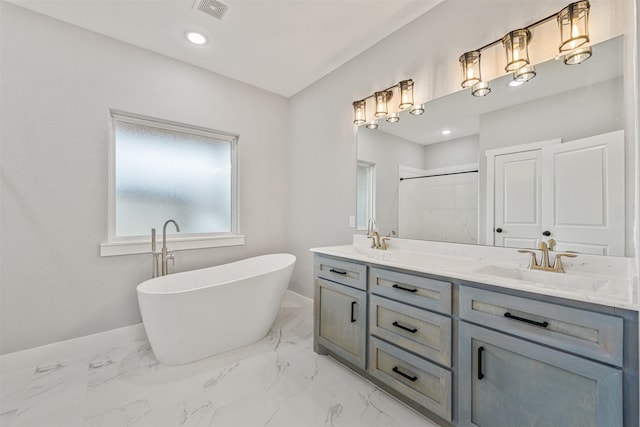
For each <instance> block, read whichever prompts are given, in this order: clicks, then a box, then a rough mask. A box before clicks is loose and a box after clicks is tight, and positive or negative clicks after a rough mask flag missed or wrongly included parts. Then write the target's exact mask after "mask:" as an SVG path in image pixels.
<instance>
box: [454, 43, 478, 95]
mask: <svg viewBox="0 0 640 427" xmlns="http://www.w3.org/2000/svg"><path fill="white" fill-rule="evenodd" d="M458 61H460V65H461V66H462V87H464V88H467V87H471V86H473V85H474V84H476V83H480V81H481V80H482V77H481V75H480V51H479V50H474V51H473V52H467V53H465V54H463V55H462V56H460V58H459V59H458Z"/></svg>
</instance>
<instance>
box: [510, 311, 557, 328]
mask: <svg viewBox="0 0 640 427" xmlns="http://www.w3.org/2000/svg"><path fill="white" fill-rule="evenodd" d="M504 317H508V318H509V319H513V320H517V321H519V322H525V323H530V324H532V325H536V326H540V327H541V328H546V327H547V326H549V322H546V321H545V322H536V321H535V320H531V319H525V318H524V317H519V316H514V315H513V314H511V313H509V312H508V311H507V312H506V313H505V314H504Z"/></svg>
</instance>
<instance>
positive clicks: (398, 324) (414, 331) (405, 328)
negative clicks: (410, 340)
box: [392, 322, 418, 334]
mask: <svg viewBox="0 0 640 427" xmlns="http://www.w3.org/2000/svg"><path fill="white" fill-rule="evenodd" d="M392 325H393V326H395V327H396V328H400V329H404V330H405V331H407V332H411V333H412V334H415V333H416V332H418V330H417V329H416V328H407V327H406V326H403V325H401V324H400V323H398V322H393V323H392Z"/></svg>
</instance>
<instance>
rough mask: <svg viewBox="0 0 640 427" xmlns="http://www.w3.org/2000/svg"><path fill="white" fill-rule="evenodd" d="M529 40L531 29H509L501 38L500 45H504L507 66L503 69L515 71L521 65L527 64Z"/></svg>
mask: <svg viewBox="0 0 640 427" xmlns="http://www.w3.org/2000/svg"><path fill="white" fill-rule="evenodd" d="M530 40H531V31H529V30H528V29H526V28H525V29H522V30H515V31H511V32H510V33H509V34H507V35H506V36H504V37H503V38H502V46H504V50H505V53H506V54H507V66H506V67H504V69H505V71H516V70H519V69H520V68H522V67H526V66H527V65H529V49H528V47H529V41H530Z"/></svg>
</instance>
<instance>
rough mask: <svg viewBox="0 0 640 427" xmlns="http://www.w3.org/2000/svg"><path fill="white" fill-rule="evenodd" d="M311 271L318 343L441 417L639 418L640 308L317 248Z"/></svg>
mask: <svg viewBox="0 0 640 427" xmlns="http://www.w3.org/2000/svg"><path fill="white" fill-rule="evenodd" d="M315 281H316V286H315V301H314V312H315V317H314V327H315V333H314V348H315V351H316V352H317V353H321V354H331V355H333V356H336V357H337V358H338V359H340V360H341V361H342V362H343V363H346V364H348V365H350V367H351V368H352V369H353V370H354V371H356V372H358V373H359V374H360V375H362V376H364V377H365V378H368V379H369V380H371V381H372V382H374V383H375V384H377V385H378V386H380V387H381V388H382V389H384V390H386V391H387V392H389V393H391V394H392V395H394V396H396V397H397V398H399V399H400V400H402V401H403V402H405V403H406V404H407V405H409V406H411V407H413V408H414V409H416V410H417V411H419V412H421V413H423V414H425V415H426V416H428V417H429V418H430V419H432V420H434V421H435V422H437V423H438V424H439V425H443V426H456V427H459V426H475V427H515V426H517V427H589V426H593V427H596V426H597V427H622V426H624V427H636V426H637V425H638V418H639V414H638V406H637V402H638V366H639V363H638V341H637V337H638V315H637V313H636V312H631V311H628V310H622V309H617V308H614V307H606V306H598V305H594V304H588V303H581V302H577V301H571V300H565V299H561V298H556V297H551V296H545V295H533V294H529V293H527V292H522V291H518V290H512V289H503V288H498V287H495V286H490V285H482V284H480V283H471V282H466V281H461V280H457V279H447V278H443V277H438V276H434V275H428V274H422V273H419V272H416V273H415V274H413V272H411V271H410V270H404V269H402V270H401V269H398V268H391V267H387V266H379V265H376V264H374V263H360V262H352V261H351V260H348V259H345V258H338V257H336V258H334V257H332V256H325V255H320V254H316V256H315Z"/></svg>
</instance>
